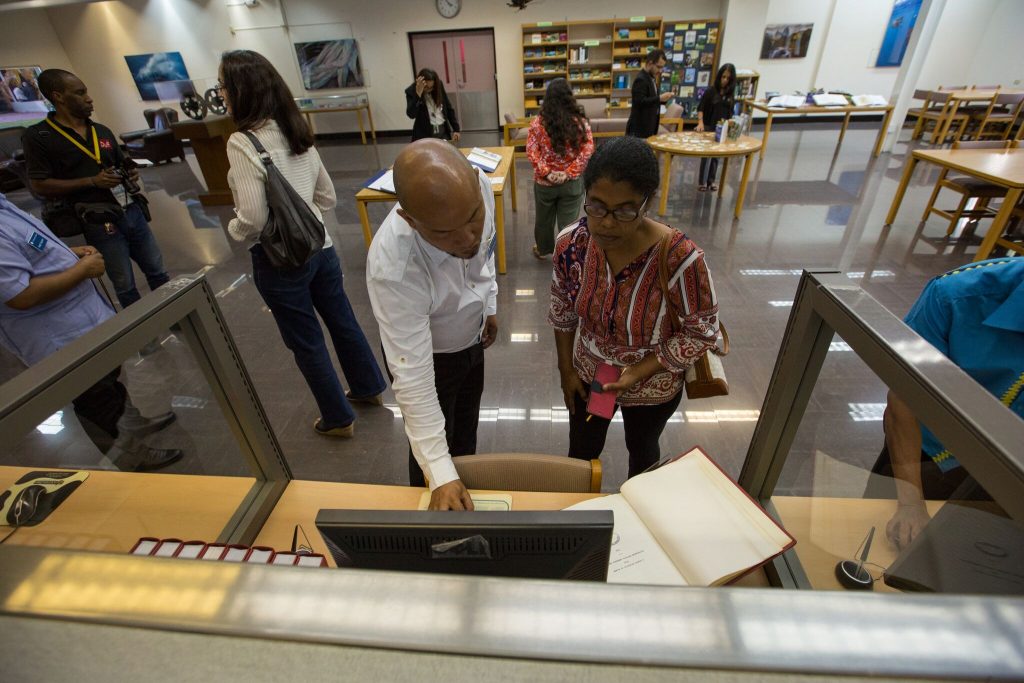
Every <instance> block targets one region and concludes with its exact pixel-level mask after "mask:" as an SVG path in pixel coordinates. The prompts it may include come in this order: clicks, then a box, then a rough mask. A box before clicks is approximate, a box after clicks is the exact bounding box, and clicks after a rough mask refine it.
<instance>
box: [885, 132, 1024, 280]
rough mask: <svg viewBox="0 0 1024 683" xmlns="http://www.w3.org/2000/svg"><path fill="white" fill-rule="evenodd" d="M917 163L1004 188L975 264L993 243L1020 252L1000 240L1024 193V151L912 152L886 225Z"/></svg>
mask: <svg viewBox="0 0 1024 683" xmlns="http://www.w3.org/2000/svg"><path fill="white" fill-rule="evenodd" d="M919 161H926V162H928V163H932V164H935V165H937V166H941V167H942V168H948V169H950V170H952V171H959V172H960V173H966V174H967V175H969V176H973V177H975V178H981V179H982V180H986V181H988V182H990V183H993V184H995V185H1000V186H1002V187H1005V188H1006V198H1005V199H1003V204H1002V206H1001V207H1000V209H999V213H998V214H996V217H995V218H994V219H992V225H991V226H990V227H989V229H988V232H987V233H986V234H985V238H984V239H983V240H982V242H981V247H979V248H978V253H977V255H976V256H975V257H974V260H975V261H984V260H985V259H987V258H988V257H989V254H991V253H992V250H993V249H994V248H995V246H996V245H997V244H998V245H999V246H1002V247H1006V248H1008V249H1011V250H1013V251H1016V252H1018V253H1024V249H1022V248H1021V246H1020V245H1017V244H1014V243H1013V242H1010V241H1008V240H1005V239H1003V237H1002V235H1003V231H1004V230H1005V229H1006V224H1007V223H1008V222H1009V220H1010V215H1011V214H1012V213H1013V208H1014V207H1015V206H1016V205H1017V203H1018V202H1019V201H1020V198H1021V195H1022V194H1024V149H955V150H954V149H936V150H923V149H915V150H914V151H913V153H912V154H911V156H910V158H909V159H907V163H906V165H905V166H904V167H903V177H902V178H901V179H900V184H899V187H898V188H897V189H896V196H895V197H893V198H892V205H891V206H890V207H889V214H888V215H887V216H886V218H885V224H886V225H892V222H893V221H894V220H896V214H897V212H898V211H899V210H900V204H901V203H902V202H903V195H904V194H906V191H907V185H908V184H909V183H910V177H911V176H912V175H913V173H914V168H915V167H916V166H917V163H918V162H919Z"/></svg>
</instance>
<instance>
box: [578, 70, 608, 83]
mask: <svg viewBox="0 0 1024 683" xmlns="http://www.w3.org/2000/svg"><path fill="white" fill-rule="evenodd" d="M611 75H612V74H611V72H610V71H605V70H604V69H596V70H595V69H583V70H581V71H570V72H569V80H570V81H572V80H587V79H593V78H611Z"/></svg>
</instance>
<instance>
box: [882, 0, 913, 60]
mask: <svg viewBox="0 0 1024 683" xmlns="http://www.w3.org/2000/svg"><path fill="white" fill-rule="evenodd" d="M920 11H921V0H896V1H895V2H894V3H893V6H892V14H891V15H890V16H889V21H888V23H886V25H885V35H884V36H883V37H882V47H881V48H880V49H879V50H878V59H876V60H875V66H899V65H900V64H902V63H903V55H904V54H905V53H906V51H907V45H908V44H909V43H910V33H911V32H912V31H913V30H914V24H915V23H916V22H917V14H918V12H920Z"/></svg>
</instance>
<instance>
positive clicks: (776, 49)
mask: <svg viewBox="0 0 1024 683" xmlns="http://www.w3.org/2000/svg"><path fill="white" fill-rule="evenodd" d="M812 28H814V24H769V25H768V26H765V27H764V39H763V40H762V41H761V59H798V58H800V57H806V56H807V46H808V45H809V44H810V42H811V29H812Z"/></svg>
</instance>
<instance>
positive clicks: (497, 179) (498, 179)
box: [490, 175, 505, 185]
mask: <svg viewBox="0 0 1024 683" xmlns="http://www.w3.org/2000/svg"><path fill="white" fill-rule="evenodd" d="M490 181H491V185H501V184H502V183H503V182H505V176H503V175H496V176H491V178H490Z"/></svg>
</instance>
